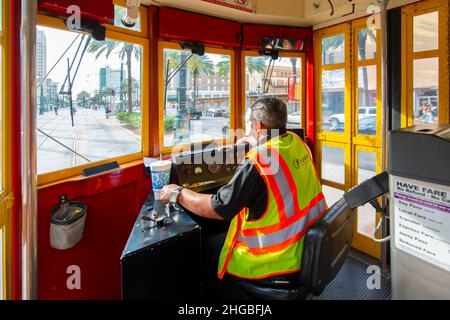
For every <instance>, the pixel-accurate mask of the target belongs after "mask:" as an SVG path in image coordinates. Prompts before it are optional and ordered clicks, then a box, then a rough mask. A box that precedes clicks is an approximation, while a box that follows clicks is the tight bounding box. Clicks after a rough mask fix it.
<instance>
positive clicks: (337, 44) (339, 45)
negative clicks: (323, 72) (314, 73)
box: [322, 34, 345, 65]
mask: <svg viewBox="0 0 450 320" xmlns="http://www.w3.org/2000/svg"><path fill="white" fill-rule="evenodd" d="M344 62H345V35H343V34H338V35H335V36H332V37H328V38H324V39H322V64H323V65H326V64H338V63H344Z"/></svg>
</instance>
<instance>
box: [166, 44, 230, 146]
mask: <svg viewBox="0 0 450 320" xmlns="http://www.w3.org/2000/svg"><path fill="white" fill-rule="evenodd" d="M164 49H171V50H183V49H182V48H181V46H180V43H179V42H171V41H163V40H160V41H158V93H159V94H158V96H159V104H158V110H159V115H160V116H159V119H158V123H159V126H158V134H159V145H160V148H159V149H160V153H161V154H168V153H172V152H174V151H176V152H182V151H187V150H189V149H190V148H191V147H192V146H193V145H205V144H209V143H213V142H219V143H221V144H229V143H233V142H234V140H233V135H232V132H233V130H234V129H235V128H236V126H235V117H236V87H235V85H234V84H235V83H236V53H235V51H234V50H232V49H224V48H217V47H210V46H205V53H211V54H223V55H229V56H230V135H229V136H228V137H226V138H223V139H216V140H206V141H201V142H195V143H187V144H180V145H175V146H165V145H164V116H163V115H164V98H165V97H164Z"/></svg>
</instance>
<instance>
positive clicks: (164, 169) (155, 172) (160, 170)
mask: <svg viewBox="0 0 450 320" xmlns="http://www.w3.org/2000/svg"><path fill="white" fill-rule="evenodd" d="M171 168H172V161H170V160H159V161H155V162H152V163H151V164H150V171H151V175H152V189H153V194H154V195H155V200H160V199H161V189H162V188H164V186H166V185H168V184H169V182H170V169H171Z"/></svg>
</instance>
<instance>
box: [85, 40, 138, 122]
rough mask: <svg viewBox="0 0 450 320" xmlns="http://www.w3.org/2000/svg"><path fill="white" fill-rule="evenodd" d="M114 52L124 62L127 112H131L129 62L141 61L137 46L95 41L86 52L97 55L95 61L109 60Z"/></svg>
mask: <svg viewBox="0 0 450 320" xmlns="http://www.w3.org/2000/svg"><path fill="white" fill-rule="evenodd" d="M114 50H118V51H119V58H120V59H121V60H122V61H124V60H125V61H126V64H127V80H128V112H129V113H132V112H133V101H132V96H133V93H132V78H131V60H132V58H133V55H134V58H135V59H136V60H138V61H140V60H141V56H142V51H141V47H140V46H139V45H134V44H131V43H126V42H119V41H113V40H104V41H97V40H94V41H92V42H91V44H90V45H89V48H88V52H90V53H97V54H96V55H95V59H98V58H99V57H100V56H102V55H104V56H105V58H106V59H108V58H109V56H110V55H111V53H112V52H113V51H114Z"/></svg>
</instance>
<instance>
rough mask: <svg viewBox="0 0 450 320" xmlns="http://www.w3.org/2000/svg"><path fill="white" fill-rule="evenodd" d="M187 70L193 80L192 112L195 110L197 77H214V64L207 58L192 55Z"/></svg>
mask: <svg viewBox="0 0 450 320" xmlns="http://www.w3.org/2000/svg"><path fill="white" fill-rule="evenodd" d="M187 68H188V70H189V71H190V72H191V73H192V76H193V78H194V94H193V101H192V110H195V103H196V99H197V95H198V85H197V83H198V77H199V75H201V74H204V75H206V76H213V75H214V63H213V62H212V61H211V59H210V58H209V57H208V56H199V55H194V56H192V58H191V59H190V60H189V61H188V63H187Z"/></svg>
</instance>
